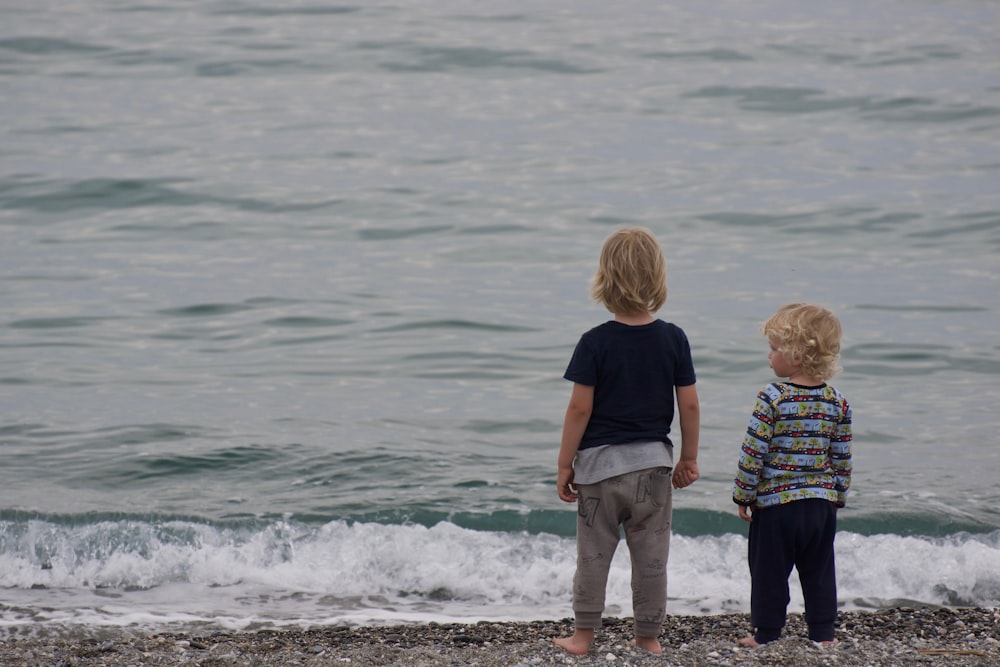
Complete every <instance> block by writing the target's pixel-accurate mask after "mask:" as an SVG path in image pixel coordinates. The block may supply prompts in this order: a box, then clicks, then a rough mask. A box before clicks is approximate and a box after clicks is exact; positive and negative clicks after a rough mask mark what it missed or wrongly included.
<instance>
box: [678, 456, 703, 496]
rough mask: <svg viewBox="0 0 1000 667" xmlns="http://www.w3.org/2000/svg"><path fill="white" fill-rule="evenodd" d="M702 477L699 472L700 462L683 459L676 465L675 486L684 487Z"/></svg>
mask: <svg viewBox="0 0 1000 667" xmlns="http://www.w3.org/2000/svg"><path fill="white" fill-rule="evenodd" d="M699 477H701V473H700V472H698V462H697V461H692V460H683V459H682V460H681V461H680V462H679V463H678V464H677V465H676V466H674V478H673V483H674V488H675V489H683V488H684V487H685V486H690V485H691V484H694V482H695V480H697V479H698V478H699Z"/></svg>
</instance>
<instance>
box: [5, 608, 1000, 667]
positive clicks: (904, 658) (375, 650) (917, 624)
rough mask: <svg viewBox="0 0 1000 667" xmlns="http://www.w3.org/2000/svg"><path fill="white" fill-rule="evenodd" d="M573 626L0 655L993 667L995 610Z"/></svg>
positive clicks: (382, 629)
mask: <svg viewBox="0 0 1000 667" xmlns="http://www.w3.org/2000/svg"><path fill="white" fill-rule="evenodd" d="M571 631H572V621H571V620H570V619H563V620H558V621H525V622H488V621H482V622H479V623H473V624H468V625H464V624H437V623H429V624H426V625H393V626H357V627H346V626H330V627H319V628H310V629H299V630H294V629H287V630H260V631H256V632H252V631H247V632H207V633H205V634H198V633H195V632H192V633H170V632H164V633H158V632H151V633H147V632H145V631H138V630H134V629H128V628H123V629H95V630H94V631H93V632H84V631H79V632H77V633H76V634H75V635H74V634H65V635H62V636H58V637H56V636H52V637H46V636H38V637H23V638H18V637H5V638H3V639H2V640H0V664H3V665H8V666H11V667H14V666H20V665H24V666H25V667H27V666H29V665H30V666H32V667H34V666H36V665H73V666H75V667H92V666H93V667H96V666H101V667H126V666H132V665H178V664H190V665H202V666H204V667H229V666H232V667H236V666H264V665H269V666H280V667H285V666H291V665H298V666H302V667H319V666H320V665H350V666H351V667H357V666H359V665H360V666H364V667H369V666H370V667H375V666H380V667H381V666H385V665H416V666H428V667H432V666H438V665H441V666H443V665H480V666H482V667H500V666H504V667H508V666H520V667H531V666H534V665H587V666H589V665H595V666H596V665H605V666H607V665H617V664H624V665H635V666H640V667H641V666H645V665H658V666H661V667H662V666H675V665H676V666H680V665H685V666H688V667H690V666H693V665H697V666H714V665H718V666H719V667H722V666H728V667H739V666H747V667H750V666H766V665H796V666H797V667H808V666H809V665H817V666H818V665H838V666H840V665H843V666H848V667H851V666H855V665H857V666H858V667H895V666H898V665H903V664H913V665H947V666H949V667H951V666H952V665H955V666H959V667H972V666H975V667H985V666H986V665H1000V609H992V608H990V609H983V608H907V607H898V608H890V609H884V610H879V611H872V612H867V611H865V612H858V611H848V612H841V613H840V620H839V623H838V627H837V639H838V640H839V642H838V643H837V644H836V645H833V646H820V645H818V644H814V643H813V642H810V641H809V640H808V639H807V638H806V637H805V625H804V623H803V620H802V615H801V614H790V615H789V621H788V625H787V626H786V628H785V633H784V635H783V636H782V639H780V640H778V641H776V642H773V643H771V644H767V645H765V646H762V647H759V648H754V649H747V648H739V647H737V645H736V640H737V639H739V638H740V637H743V636H745V635H747V634H748V633H749V631H750V626H749V615H748V614H743V613H740V614H721V615H714V616H669V615H668V617H667V618H666V620H665V621H664V624H663V633H662V634H661V637H660V641H661V643H662V644H663V649H664V650H663V654H662V655H659V656H657V655H653V654H650V653H647V652H645V651H642V650H640V649H635V648H634V647H631V646H630V644H629V642H630V640H631V638H632V621H631V619H629V618H608V619H605V625H604V628H603V629H602V630H601V631H600V632H599V633H598V636H597V640H596V641H595V643H594V646H593V647H592V648H591V650H590V652H589V653H587V654H586V655H584V656H579V657H578V656H572V655H569V654H568V653H566V652H564V651H563V650H562V649H560V648H558V647H556V646H554V645H553V644H552V642H551V639H552V638H553V637H558V636H563V635H565V634H568V633H570V632H571Z"/></svg>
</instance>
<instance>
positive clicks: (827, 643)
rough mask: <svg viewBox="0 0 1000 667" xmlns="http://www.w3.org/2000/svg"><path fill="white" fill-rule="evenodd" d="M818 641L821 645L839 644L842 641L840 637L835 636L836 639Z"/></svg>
mask: <svg viewBox="0 0 1000 667" xmlns="http://www.w3.org/2000/svg"><path fill="white" fill-rule="evenodd" d="M816 643H817V644H820V645H822V646H833V645H834V644H839V643H840V640H839V639H836V638H834V639H831V640H829V641H825V642H816Z"/></svg>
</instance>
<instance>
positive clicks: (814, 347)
mask: <svg viewBox="0 0 1000 667" xmlns="http://www.w3.org/2000/svg"><path fill="white" fill-rule="evenodd" d="M761 331H762V332H763V334H764V335H765V336H767V337H768V338H769V339H771V340H773V341H776V342H777V345H775V347H777V348H778V349H779V350H780V351H781V353H782V354H784V355H786V356H787V357H789V358H790V359H792V360H794V361H796V362H799V363H801V364H802V371H803V372H804V373H806V374H808V375H810V376H812V377H816V378H819V379H821V380H828V379H829V378H831V377H833V376H834V375H836V374H837V371H839V370H840V368H839V367H838V366H837V357H838V355H839V354H840V335H841V330H840V320H838V319H837V316H836V315H834V314H833V313H831V312H830V311H829V310H827V309H826V308H822V307H820V306H814V305H812V304H808V303H789V304H786V305H784V306H782V307H781V308H779V309H778V310H777V312H776V313H775V314H774V315H772V316H771V318H770V319H769V320H768V321H767V322H765V323H764V326H763V327H761Z"/></svg>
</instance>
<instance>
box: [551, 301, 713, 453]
mask: <svg viewBox="0 0 1000 667" xmlns="http://www.w3.org/2000/svg"><path fill="white" fill-rule="evenodd" d="M563 377H564V378H566V379H567V380H570V381H571V382H576V383H579V384H583V385H587V386H590V387H594V409H593V412H592V413H591V415H590V421H589V422H588V423H587V429H586V430H585V431H584V434H583V440H582V441H581V442H580V449H587V448H588V447H597V446H599V445H617V444H623V443H627V442H636V441H640V440H643V441H650V440H661V441H663V442H666V443H668V444H673V443H671V442H670V438H669V437H668V434H669V433H670V424H671V422H672V421H673V419H674V388H675V387H686V386H688V385H692V384H694V383H695V374H694V363H693V362H692V361H691V346H690V345H689V344H688V339H687V336H685V335H684V331H682V330H681V328H680V327H678V326H676V325H673V324H670V323H668V322H664V321H663V320H655V321H653V322H651V323H649V324H643V325H640V326H629V325H627V324H622V323H621V322H615V321H613V320H612V321H610V322H605V323H604V324H601V325H600V326H597V327H594V328H593V329H591V330H590V331H588V332H587V333H585V334H583V336H581V337H580V342H579V343H577V345H576V349H575V350H574V351H573V358H572V359H570V362H569V367H568V368H567V369H566V373H565V374H564V375H563Z"/></svg>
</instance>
